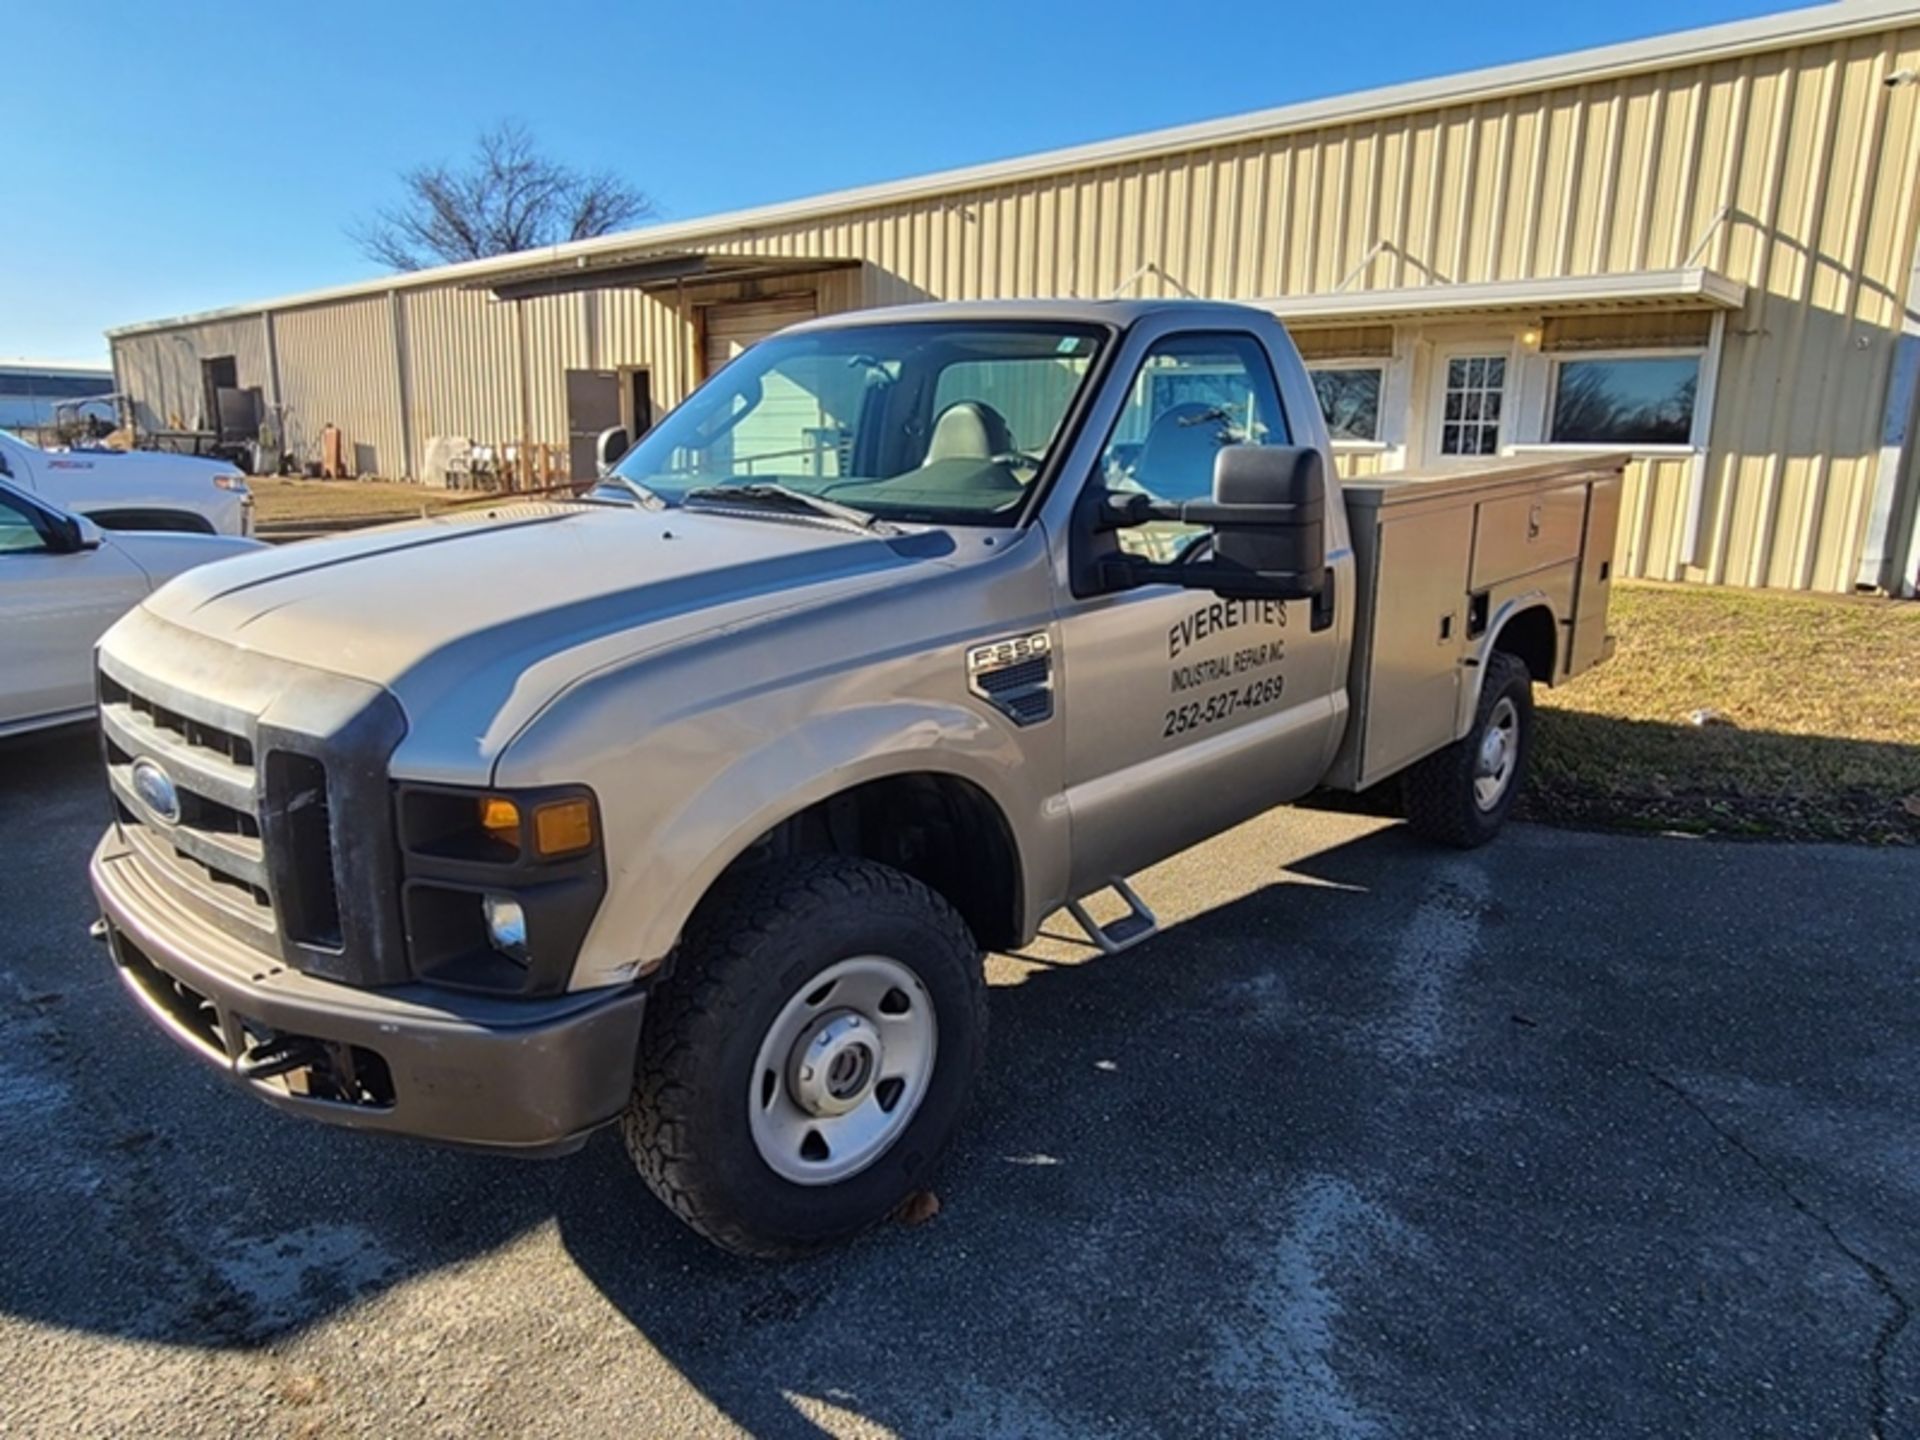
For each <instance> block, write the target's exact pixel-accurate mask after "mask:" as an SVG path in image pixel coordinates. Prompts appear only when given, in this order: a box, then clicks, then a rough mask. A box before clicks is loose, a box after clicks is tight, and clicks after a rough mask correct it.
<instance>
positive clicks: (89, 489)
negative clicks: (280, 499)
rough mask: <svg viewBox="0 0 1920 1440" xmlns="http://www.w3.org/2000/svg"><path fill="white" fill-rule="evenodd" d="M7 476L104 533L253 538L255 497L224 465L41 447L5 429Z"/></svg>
mask: <svg viewBox="0 0 1920 1440" xmlns="http://www.w3.org/2000/svg"><path fill="white" fill-rule="evenodd" d="M0 479H5V480H11V481H12V482H13V483H14V484H15V485H16V486H18V487H19V488H20V489H22V490H25V491H26V492H27V493H28V494H31V495H38V496H39V497H40V498H41V499H43V500H45V501H46V502H47V503H48V504H50V505H55V506H58V507H59V508H60V509H62V510H65V511H67V512H68V513H70V514H73V515H84V516H86V517H87V519H89V520H91V521H93V523H94V524H96V525H98V526H99V527H100V528H101V529H103V530H176V531H182V532H185V533H188V534H199V535H242V536H245V535H251V534H253V492H252V490H251V489H250V488H249V487H248V485H247V477H246V476H245V475H242V474H241V473H240V472H239V471H238V470H236V469H235V468H234V467H233V466H232V465H229V464H228V463H227V462H226V461H224V460H208V459H203V458H202V457H200V456H197V455H168V454H164V453H162V452H159V451H154V450H42V449H41V448H40V447H39V446H37V445H29V444H28V443H27V442H26V441H24V440H22V439H21V438H20V437H19V436H18V435H14V434H11V433H9V432H8V431H5V430H0Z"/></svg>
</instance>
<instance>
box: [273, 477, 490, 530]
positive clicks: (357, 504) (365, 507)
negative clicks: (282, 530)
mask: <svg viewBox="0 0 1920 1440" xmlns="http://www.w3.org/2000/svg"><path fill="white" fill-rule="evenodd" d="M247 484H248V485H250V486H252V488H253V507H254V509H253V515H254V520H255V522H256V523H257V524H260V525H305V524H324V523H328V522H331V521H342V520H360V519H367V518H371V517H379V518H381V519H386V520H404V519H406V518H408V517H409V516H414V517H417V516H418V515H419V514H420V512H421V509H422V507H423V506H424V507H425V509H426V511H427V513H429V514H431V513H433V512H435V511H439V510H444V509H446V508H447V507H448V506H449V505H451V504H453V503H454V502H455V501H457V500H460V499H463V498H464V499H469V500H471V499H472V498H473V496H472V495H471V494H469V493H467V492H464V491H452V490H429V489H427V488H426V487H425V486H422V485H406V484H397V483H395V482H393V481H389V480H285V479H280V478H278V477H275V476H255V477H253V478H252V479H250V480H248V481H247Z"/></svg>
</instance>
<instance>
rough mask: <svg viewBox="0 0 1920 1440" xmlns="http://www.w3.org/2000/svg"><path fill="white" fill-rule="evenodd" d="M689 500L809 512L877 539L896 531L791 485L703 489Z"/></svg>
mask: <svg viewBox="0 0 1920 1440" xmlns="http://www.w3.org/2000/svg"><path fill="white" fill-rule="evenodd" d="M680 498H681V500H682V501H683V502H685V501H687V500H707V501H711V502H713V503H715V504H721V505H743V504H744V505H747V506H753V505H764V506H767V507H769V508H775V507H777V508H778V509H780V510H782V511H784V512H786V513H787V514H792V513H793V512H794V511H796V510H808V511H811V512H812V513H814V514H815V515H824V516H826V517H827V518H828V519H830V520H838V521H840V522H841V523H842V524H843V525H854V526H858V527H859V528H860V529H862V530H871V531H872V532H873V533H874V534H876V535H891V534H893V533H894V530H893V527H892V526H891V525H889V524H887V523H886V522H885V521H884V520H881V519H879V518H878V517H877V516H874V515H869V514H868V513H867V512H866V511H865V510H856V509H855V508H854V507H853V506H851V505H842V504H841V503H840V502H839V501H838V500H828V499H825V498H824V497H822V496H819V495H809V494H808V493H807V492H806V491H804V490H795V489H794V488H793V487H792V486H791V485H780V484H776V483H774V482H772V481H757V482H755V483H754V484H751V485H702V486H700V487H699V488H698V489H696V490H689V491H687V493H686V494H685V495H683V496H681V497H680Z"/></svg>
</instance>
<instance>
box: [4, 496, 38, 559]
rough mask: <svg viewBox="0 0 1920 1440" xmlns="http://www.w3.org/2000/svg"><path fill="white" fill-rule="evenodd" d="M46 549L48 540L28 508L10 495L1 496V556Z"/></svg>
mask: <svg viewBox="0 0 1920 1440" xmlns="http://www.w3.org/2000/svg"><path fill="white" fill-rule="evenodd" d="M45 548H46V540H45V539H44V538H43V537H42V536H41V534H40V528H39V527H38V526H37V525H35V524H34V523H33V517H32V515H31V514H30V513H29V511H28V510H27V508H26V506H24V505H21V504H19V503H18V502H17V501H15V500H14V499H13V497H12V496H10V495H0V555H9V554H19V553H20V552H22V551H29V550H44V549H45Z"/></svg>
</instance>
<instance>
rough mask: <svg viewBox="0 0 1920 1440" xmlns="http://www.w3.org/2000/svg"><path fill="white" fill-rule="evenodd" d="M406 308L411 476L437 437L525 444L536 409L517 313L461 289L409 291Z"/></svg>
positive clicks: (405, 296)
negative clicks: (524, 379) (526, 382)
mask: <svg viewBox="0 0 1920 1440" xmlns="http://www.w3.org/2000/svg"><path fill="white" fill-rule="evenodd" d="M400 304H401V314H402V318H403V322H404V325H405V334H406V351H407V399H408V415H407V418H408V429H409V432H410V434H411V436H412V444H413V454H412V455H411V456H410V457H409V464H410V467H411V473H413V474H415V475H418V474H419V473H420V472H421V469H422V468H423V465H424V457H425V454H426V446H427V442H428V440H430V439H431V438H432V437H434V436H436V435H464V436H466V437H467V438H468V439H470V440H473V441H474V442H475V443H477V444H481V445H493V446H506V445H516V444H518V443H519V442H520V441H521V439H522V438H523V437H524V436H526V419H527V409H528V403H527V395H526V390H525V387H523V386H522V384H521V373H520V333H519V324H518V322H517V320H516V316H515V311H514V306H513V305H512V304H510V303H507V302H505V301H500V300H495V299H494V298H493V296H492V295H490V294H488V293H487V292H486V291H484V290H461V289H457V288H455V287H453V286H440V287H437V288H435V289H431V290H414V291H402V292H401V294H400ZM563 438H564V437H563Z"/></svg>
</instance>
